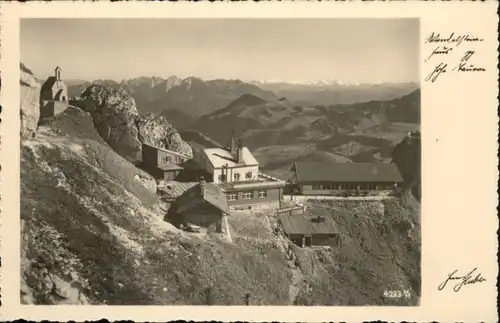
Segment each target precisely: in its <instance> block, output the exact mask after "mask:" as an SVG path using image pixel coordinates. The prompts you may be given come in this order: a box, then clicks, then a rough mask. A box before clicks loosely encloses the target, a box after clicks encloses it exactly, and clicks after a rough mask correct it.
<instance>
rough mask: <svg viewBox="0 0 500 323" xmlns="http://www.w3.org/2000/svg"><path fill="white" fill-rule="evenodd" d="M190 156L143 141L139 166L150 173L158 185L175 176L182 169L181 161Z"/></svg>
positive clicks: (173, 178)
mask: <svg viewBox="0 0 500 323" xmlns="http://www.w3.org/2000/svg"><path fill="white" fill-rule="evenodd" d="M190 158H191V157H189V156H186V155H183V154H180V153H178V152H175V151H172V150H168V149H164V148H160V147H156V146H153V145H148V144H145V143H143V144H142V163H141V168H142V169H144V170H145V171H147V172H148V173H149V174H151V175H152V176H153V177H154V178H155V179H156V181H157V184H158V185H160V186H163V184H164V183H165V182H168V181H173V180H175V179H176V178H177V176H178V175H179V174H180V173H181V172H182V171H183V170H184V167H183V166H182V163H183V162H185V161H188V160H189V159H190Z"/></svg>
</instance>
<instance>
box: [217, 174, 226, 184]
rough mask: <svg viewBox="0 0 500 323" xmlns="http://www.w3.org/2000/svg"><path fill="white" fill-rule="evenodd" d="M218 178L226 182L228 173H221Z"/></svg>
mask: <svg viewBox="0 0 500 323" xmlns="http://www.w3.org/2000/svg"><path fill="white" fill-rule="evenodd" d="M218 179H219V182H225V181H226V175H219V177H218Z"/></svg>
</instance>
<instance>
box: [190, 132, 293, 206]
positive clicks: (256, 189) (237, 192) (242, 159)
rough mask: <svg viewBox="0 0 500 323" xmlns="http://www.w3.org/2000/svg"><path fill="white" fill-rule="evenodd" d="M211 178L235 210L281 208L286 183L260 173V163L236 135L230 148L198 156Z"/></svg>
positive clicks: (205, 151) (230, 142)
mask: <svg viewBox="0 0 500 323" xmlns="http://www.w3.org/2000/svg"><path fill="white" fill-rule="evenodd" d="M194 156H195V157H194V158H195V162H196V163H197V164H198V165H199V167H200V168H201V169H202V170H203V171H204V173H206V174H207V177H208V178H207V179H208V180H209V181H211V182H213V183H215V184H217V185H218V186H219V187H221V188H222V189H223V191H224V192H225V193H226V195H227V201H228V205H229V206H230V208H231V209H255V208H258V209H260V208H279V206H280V201H281V200H282V197H283V188H284V187H285V181H282V180H279V179H277V178H274V177H272V176H268V175H265V174H263V173H261V172H260V171H259V162H258V161H257V160H256V159H255V157H254V156H253V155H252V153H251V152H250V150H249V149H248V148H247V147H244V146H243V144H242V141H241V140H237V139H236V137H235V136H234V133H232V134H231V137H230V138H229V142H228V147H226V148H208V149H202V151H200V152H197V153H195V154H194Z"/></svg>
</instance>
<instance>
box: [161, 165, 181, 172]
mask: <svg viewBox="0 0 500 323" xmlns="http://www.w3.org/2000/svg"><path fill="white" fill-rule="evenodd" d="M158 168H159V169H161V170H162V171H174V170H183V169H184V168H183V167H182V166H181V165H178V164H168V165H158Z"/></svg>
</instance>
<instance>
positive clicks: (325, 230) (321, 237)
mask: <svg viewBox="0 0 500 323" xmlns="http://www.w3.org/2000/svg"><path fill="white" fill-rule="evenodd" d="M278 221H279V223H280V224H281V227H282V230H283V233H284V234H285V236H286V237H288V238H289V239H290V240H291V241H292V242H293V243H295V244H296V245H298V246H300V247H311V246H331V245H339V244H340V242H341V241H340V234H339V232H338V231H337V227H336V225H335V222H334V221H333V219H332V218H331V217H328V216H308V215H307V216H306V215H292V216H290V215H280V216H278Z"/></svg>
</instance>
